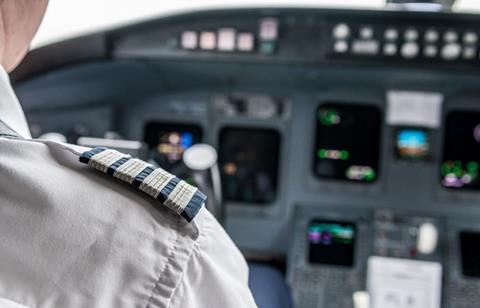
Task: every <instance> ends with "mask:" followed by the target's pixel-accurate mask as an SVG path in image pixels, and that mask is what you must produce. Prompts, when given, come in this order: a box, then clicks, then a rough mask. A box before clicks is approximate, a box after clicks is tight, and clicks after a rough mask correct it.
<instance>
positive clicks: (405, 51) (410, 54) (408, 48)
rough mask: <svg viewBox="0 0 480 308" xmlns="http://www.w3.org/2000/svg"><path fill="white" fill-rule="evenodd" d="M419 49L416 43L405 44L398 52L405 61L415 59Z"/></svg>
mask: <svg viewBox="0 0 480 308" xmlns="http://www.w3.org/2000/svg"><path fill="white" fill-rule="evenodd" d="M419 49H420V48H419V47H418V44H417V43H414V42H410V43H405V44H403V46H402V49H401V50H400V53H401V54H402V56H403V57H404V58H406V59H412V58H415V57H416V56H417V55H418V51H419Z"/></svg>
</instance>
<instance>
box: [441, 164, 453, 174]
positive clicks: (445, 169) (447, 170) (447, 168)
mask: <svg viewBox="0 0 480 308" xmlns="http://www.w3.org/2000/svg"><path fill="white" fill-rule="evenodd" d="M441 170H442V175H443V176H446V175H447V174H449V173H451V172H452V167H450V164H449V163H448V162H446V163H443V165H442V169H441Z"/></svg>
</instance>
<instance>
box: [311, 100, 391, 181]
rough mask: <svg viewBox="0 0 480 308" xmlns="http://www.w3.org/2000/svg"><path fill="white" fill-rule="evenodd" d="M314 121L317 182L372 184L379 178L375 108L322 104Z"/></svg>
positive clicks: (376, 113) (378, 143) (379, 123)
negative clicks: (340, 181)
mask: <svg viewBox="0 0 480 308" xmlns="http://www.w3.org/2000/svg"><path fill="white" fill-rule="evenodd" d="M316 120H317V127H316V141H315V153H314V156H315V159H314V167H313V168H314V173H315V174H316V175H317V176H318V177H320V178H328V179H339V180H350V181H359V182H366V183H369V182H374V181H375V180H376V179H377V178H378V174H379V170H378V168H379V155H380V154H379V152H380V130H381V129H380V127H381V115H380V111H379V110H378V108H376V107H373V106H354V105H344V104H323V105H321V106H320V107H319V108H318V109H317V112H316Z"/></svg>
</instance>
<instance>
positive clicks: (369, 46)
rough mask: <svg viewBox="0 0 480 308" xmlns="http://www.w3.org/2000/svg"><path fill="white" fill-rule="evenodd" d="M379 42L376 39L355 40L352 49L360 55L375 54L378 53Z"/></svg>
mask: <svg viewBox="0 0 480 308" xmlns="http://www.w3.org/2000/svg"><path fill="white" fill-rule="evenodd" d="M378 48H379V46H378V42H377V41H375V40H370V41H359V40H357V41H354V42H353V45H352V51H353V53H355V54H359V55H375V54H377V53H378Z"/></svg>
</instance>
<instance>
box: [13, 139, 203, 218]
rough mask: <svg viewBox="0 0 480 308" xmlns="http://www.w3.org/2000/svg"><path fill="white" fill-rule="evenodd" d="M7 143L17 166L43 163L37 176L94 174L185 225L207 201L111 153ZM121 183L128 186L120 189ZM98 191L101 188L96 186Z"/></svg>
mask: <svg viewBox="0 0 480 308" xmlns="http://www.w3.org/2000/svg"><path fill="white" fill-rule="evenodd" d="M7 142H9V143H10V144H9V145H7V148H10V149H11V154H10V155H11V156H15V157H17V158H22V157H23V158H24V159H18V160H17V164H19V165H22V162H23V163H26V164H28V163H35V162H39V161H42V163H41V164H40V165H39V166H37V167H38V168H37V170H38V171H39V172H40V173H41V171H40V170H39V169H45V171H47V170H52V169H55V168H59V167H64V168H69V169H72V170H74V171H76V173H77V175H78V174H80V176H81V175H87V174H88V175H91V174H92V172H94V173H96V174H95V176H89V178H90V179H92V180H93V181H98V182H103V183H105V181H107V182H111V183H112V185H113V186H110V187H115V188H116V191H117V192H119V193H122V190H125V191H129V192H131V191H132V190H133V191H135V192H136V194H137V195H139V196H141V198H143V199H146V200H147V201H149V203H150V204H152V205H153V206H154V207H156V208H158V209H163V208H168V209H169V210H171V211H172V212H173V213H175V214H176V215H179V216H182V217H183V218H185V219H186V221H188V222H190V221H191V220H193V219H194V217H195V216H196V215H197V213H198V212H199V210H200V209H201V208H202V206H203V205H204V203H205V201H206V196H205V195H204V194H203V193H202V192H201V191H200V190H198V189H197V188H196V187H194V186H192V185H190V184H189V183H187V182H186V181H184V180H181V179H179V178H178V177H176V176H175V175H173V174H171V173H169V172H167V171H165V170H163V169H162V168H157V167H154V166H153V165H152V164H150V163H147V162H145V161H143V160H141V159H138V158H134V157H131V156H130V155H128V154H124V153H121V152H119V151H116V150H113V149H108V148H105V147H97V148H93V149H90V148H85V147H80V146H76V145H71V144H65V143H59V142H51V141H48V140H20V141H7ZM14 145H16V146H14ZM59 165H60V166H59ZM86 166H89V168H88V167H86ZM86 169H87V170H86ZM88 169H90V170H88ZM46 174H48V173H46ZM43 179H44V178H43ZM69 179H70V180H71V182H72V183H75V179H76V176H75V175H70V177H69ZM121 182H123V183H124V184H125V183H126V184H128V185H119V184H120V183H121ZM99 184H100V183H99ZM100 187H104V186H102V185H99V188H100Z"/></svg>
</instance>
